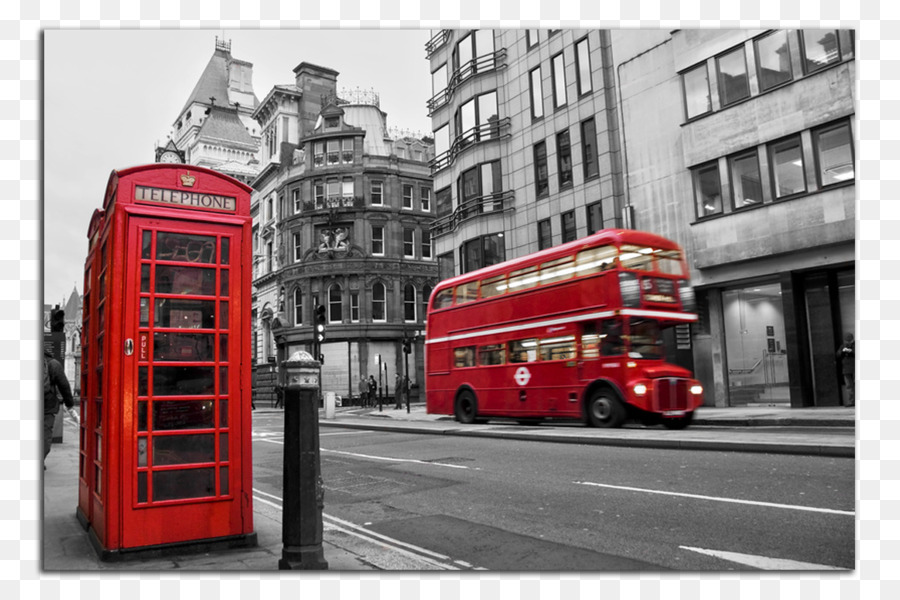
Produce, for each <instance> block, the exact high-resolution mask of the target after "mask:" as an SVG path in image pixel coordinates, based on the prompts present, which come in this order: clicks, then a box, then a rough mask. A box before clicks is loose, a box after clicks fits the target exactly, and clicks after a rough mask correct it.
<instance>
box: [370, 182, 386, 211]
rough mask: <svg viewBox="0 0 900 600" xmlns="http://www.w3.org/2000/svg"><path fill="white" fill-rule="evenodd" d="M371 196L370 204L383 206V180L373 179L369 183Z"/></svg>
mask: <svg viewBox="0 0 900 600" xmlns="http://www.w3.org/2000/svg"><path fill="white" fill-rule="evenodd" d="M370 191H371V196H372V206H383V205H384V182H383V181H373V182H372V183H371V188H370Z"/></svg>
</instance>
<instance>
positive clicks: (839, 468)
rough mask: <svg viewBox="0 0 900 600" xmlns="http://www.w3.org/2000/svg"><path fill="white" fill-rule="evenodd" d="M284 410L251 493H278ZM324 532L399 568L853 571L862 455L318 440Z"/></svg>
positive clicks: (377, 435)
mask: <svg viewBox="0 0 900 600" xmlns="http://www.w3.org/2000/svg"><path fill="white" fill-rule="evenodd" d="M282 426H283V421H282V418H281V416H280V415H278V414H273V415H258V416H256V417H254V471H255V477H254V487H256V488H258V489H259V490H260V492H261V493H264V494H269V495H270V496H271V497H277V496H279V495H280V494H281V489H282V488H281V464H282V454H283V445H282V444H281V433H282ZM320 442H321V444H320V445H321V448H322V453H321V464H322V476H323V480H324V485H325V515H326V526H339V527H340V528H341V530H342V531H345V532H346V534H347V535H348V536H350V537H352V536H358V537H365V538H366V539H368V540H370V541H371V540H375V541H376V542H377V543H379V544H382V545H383V546H385V547H391V548H396V549H399V550H400V551H402V552H404V553H406V554H408V555H412V556H418V557H421V558H422V560H421V561H418V562H414V563H404V564H402V565H400V566H398V567H397V568H398V569H404V570H406V569H415V568H421V569H439V568H462V569H469V568H472V569H488V570H491V571H617V572H621V571H633V570H640V571H668V570H678V571H705V570H712V571H723V570H757V569H764V570H803V569H814V570H822V569H831V568H837V569H852V568H853V567H854V556H855V554H854V552H855V541H854V537H855V535H854V534H855V512H854V510H855V508H854V480H855V473H854V461H853V460H851V459H843V458H823V457H805V456H785V455H769V454H759V453H754V454H743V453H735V452H729V453H718V452H704V451H663V450H653V449H640V448H615V447H601V446H586V445H578V444H557V443H549V442H548V443H534V442H521V441H515V440H498V439H490V438H459V437H445V436H435V435H421V434H404V433H394V432H377V431H365V430H352V429H342V428H339V427H329V428H323V429H321V430H320Z"/></svg>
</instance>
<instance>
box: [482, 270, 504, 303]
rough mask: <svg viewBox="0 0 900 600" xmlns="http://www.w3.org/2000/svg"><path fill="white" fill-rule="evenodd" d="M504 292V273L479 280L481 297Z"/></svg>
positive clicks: (490, 296)
mask: <svg viewBox="0 0 900 600" xmlns="http://www.w3.org/2000/svg"><path fill="white" fill-rule="evenodd" d="M504 292H506V275H505V274H504V275H497V276H495V277H490V278H488V279H484V280H482V281H481V297H482V298H492V297H494V296H499V295H501V294H503V293H504Z"/></svg>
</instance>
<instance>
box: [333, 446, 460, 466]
mask: <svg viewBox="0 0 900 600" xmlns="http://www.w3.org/2000/svg"><path fill="white" fill-rule="evenodd" d="M322 452H329V453H331V454H341V455H344V456H352V457H354V458H366V459H369V460H383V461H387V462H406V463H413V464H419V465H428V466H433V467H447V468H448V469H468V468H469V467H467V466H465V465H451V464H449V463H439V462H429V461H426V460H418V459H415V458H391V457H390V456H373V455H371V454H358V453H356V452H343V451H341V450H328V449H326V448H322ZM475 470H476V471H477V470H478V469H475Z"/></svg>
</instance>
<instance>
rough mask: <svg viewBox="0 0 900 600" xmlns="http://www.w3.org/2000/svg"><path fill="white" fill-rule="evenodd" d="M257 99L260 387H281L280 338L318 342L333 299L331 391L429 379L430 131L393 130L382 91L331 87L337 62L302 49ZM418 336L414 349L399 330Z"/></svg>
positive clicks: (265, 391)
mask: <svg viewBox="0 0 900 600" xmlns="http://www.w3.org/2000/svg"><path fill="white" fill-rule="evenodd" d="M294 75H295V82H294V83H293V84H289V85H278V86H275V87H274V88H273V89H272V90H271V91H270V92H269V94H268V95H267V96H266V98H265V99H264V100H263V102H261V103H260V105H259V107H258V108H257V110H256V111H255V112H254V115H253V116H254V118H255V119H256V120H257V121H258V122H259V125H260V127H261V131H262V139H263V144H262V164H263V167H262V169H261V170H260V173H259V176H258V177H257V178H256V179H255V180H254V181H253V182H252V183H251V185H252V186H253V187H254V189H255V190H256V192H255V194H254V196H253V198H254V200H253V211H254V219H255V221H254V222H255V226H254V257H255V260H254V284H255V288H256V291H257V296H256V302H255V309H254V324H255V352H254V355H255V356H256V357H257V386H256V393H257V396H256V401H257V402H260V403H262V404H264V405H266V404H267V403H269V402H272V401H273V400H274V391H273V385H274V377H275V369H276V364H277V360H278V353H279V351H280V352H282V356H288V355H290V354H291V353H293V352H294V351H296V350H298V349H304V350H307V351H311V350H312V338H313V325H314V312H315V309H316V307H317V306H320V305H321V306H324V307H325V314H326V318H327V330H326V340H325V343H324V344H323V346H322V348H321V354H322V357H323V358H324V364H323V368H322V390H323V392H335V393H336V394H338V395H340V396H342V397H344V398H347V397H350V396H355V395H357V394H358V389H359V380H360V378H361V377H368V376H369V375H374V376H375V379H376V380H379V375H380V376H381V381H382V383H383V384H387V387H388V389H389V391H390V393H391V394H393V390H394V380H395V376H396V375H397V374H398V373H399V374H401V375H402V374H403V373H406V372H407V370H408V373H409V377H410V381H411V382H412V384H413V387H414V390H415V389H417V387H418V385H419V384H421V383H422V381H423V376H422V373H423V369H424V365H423V360H424V359H423V352H422V344H423V338H424V321H425V305H426V303H427V300H428V297H429V296H430V293H431V288H432V286H433V285H434V283H435V282H436V281H437V264H436V262H435V260H434V254H433V252H432V248H431V237H430V229H431V224H432V222H433V219H434V217H433V215H434V213H433V201H432V185H431V173H430V170H429V167H428V161H429V160H431V158H432V157H433V154H434V152H433V146H432V144H431V143H430V141H429V140H422V139H416V138H398V139H392V138H391V137H390V136H389V135H388V134H387V115H386V114H385V113H384V112H382V111H381V109H380V108H379V97H378V96H377V94H375V93H374V92H359V91H357V92H355V93H352V92H351V93H342V94H341V95H340V96H339V95H338V93H337V76H338V73H337V72H336V71H333V70H331V69H328V68H324V67H319V66H316V65H312V64H309V63H301V64H300V65H299V66H298V67H297V68H296V69H295V70H294ZM404 338H412V339H413V340H414V341H413V343H412V345H411V352H410V353H409V354H405V353H404V352H403V349H402V348H403V339H404Z"/></svg>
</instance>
